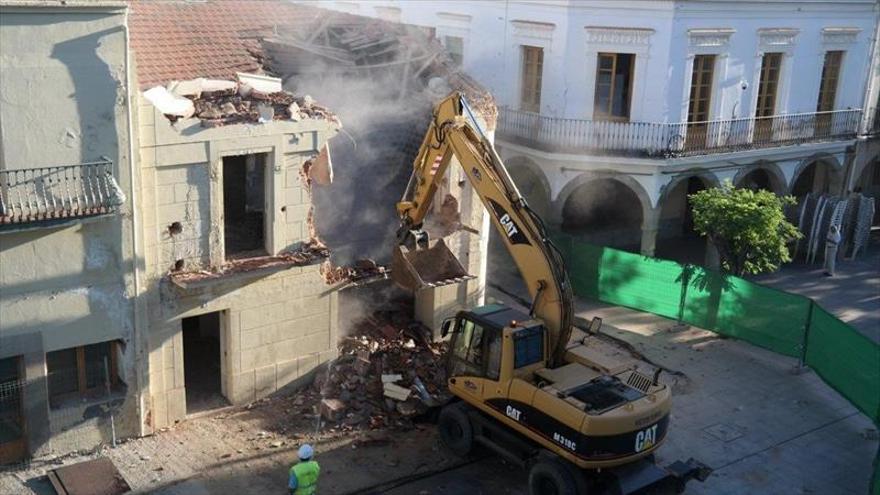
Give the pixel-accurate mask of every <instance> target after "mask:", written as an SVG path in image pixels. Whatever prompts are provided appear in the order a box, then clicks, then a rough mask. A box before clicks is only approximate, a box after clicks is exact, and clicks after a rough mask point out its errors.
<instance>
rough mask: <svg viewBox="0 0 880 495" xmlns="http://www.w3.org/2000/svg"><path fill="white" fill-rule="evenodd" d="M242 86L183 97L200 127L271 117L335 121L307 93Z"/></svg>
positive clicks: (270, 118)
mask: <svg viewBox="0 0 880 495" xmlns="http://www.w3.org/2000/svg"><path fill="white" fill-rule="evenodd" d="M243 88H245V86H237V87H234V88H230V89H224V90H220V91H213V92H203V93H201V94H200V95H198V96H195V95H192V96H187V97H188V98H189V99H191V100H192V102H193V105H194V106H195V113H194V114H193V115H194V116H195V117H197V118H199V119H200V120H201V121H202V126H203V127H218V126H223V125H230V124H239V123H247V122H268V121H271V120H293V121H297V122H298V121H300V120H305V119H324V120H330V121H336V116H335V115H333V114H332V113H331V112H330V111H329V110H328V109H327V108H326V107H324V106H322V105H318V104H317V103H315V102H314V101H313V100H312V98H311V97H310V96H309V95H305V96H294V95H292V94H290V93H288V92H286V91H278V92H274V93H262V92H260V91H256V90H250V91H243V90H242V89H243Z"/></svg>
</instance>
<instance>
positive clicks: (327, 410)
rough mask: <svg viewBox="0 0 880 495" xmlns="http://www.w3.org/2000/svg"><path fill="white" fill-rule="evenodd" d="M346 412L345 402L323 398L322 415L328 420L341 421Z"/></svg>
mask: <svg viewBox="0 0 880 495" xmlns="http://www.w3.org/2000/svg"><path fill="white" fill-rule="evenodd" d="M344 413H345V403H344V402H342V401H341V400H339V399H323V400H321V417H323V418H324V419H326V420H327V421H339V420H340V419H342V415H343V414H344Z"/></svg>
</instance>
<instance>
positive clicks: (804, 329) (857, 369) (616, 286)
mask: <svg viewBox="0 0 880 495" xmlns="http://www.w3.org/2000/svg"><path fill="white" fill-rule="evenodd" d="M554 240H555V243H556V245H557V246H558V247H559V248H560V250H561V251H562V253H563V256H564V257H565V259H566V262H567V265H568V271H569V276H570V278H571V283H572V286H573V289H574V292H575V294H577V295H579V296H581V297H586V298H590V299H596V300H599V301H602V302H605V303H608V304H614V305H616V306H624V307H627V308H632V309H636V310H639V311H645V312H648V313H654V314H656V315H660V316H665V317H667V318H672V319H675V320H678V321H681V322H684V323H687V324H689V325H693V326H696V327H699V328H704V329H706V330H712V331H714V332H717V333H719V334H721V335H725V336H728V337H733V338H737V339H741V340H744V341H746V342H749V343H751V344H754V345H757V346H759V347H763V348H765V349H769V350H771V351H774V352H777V353H779V354H783V355H785V356H790V357H794V358H798V359H800V360H801V362H802V363H803V364H806V365H807V366H809V367H811V368H812V369H813V370H815V372H816V373H817V374H818V375H819V376H820V377H821V378H822V379H823V380H824V381H825V382H826V383H827V384H828V385H830V386H831V387H832V388H834V389H835V390H837V391H838V392H839V393H840V394H841V395H843V396H844V397H846V398H847V399H848V400H849V401H850V402H852V404H853V405H855V406H856V407H857V408H858V409H859V410H860V411H861V412H863V413H864V414H865V415H867V416H868V417H869V418H871V420H872V421H873V422H874V423H875V424H877V425H880V344H878V343H876V342H874V341H872V340H871V339H869V338H868V337H866V336H865V335H863V334H862V333H860V332H859V331H858V330H856V329H855V328H853V327H851V326H849V325H847V324H846V323H844V322H842V321H840V320H839V319H837V318H836V317H835V316H833V315H832V314H831V313H829V312H828V311H826V310H824V309H822V307H821V306H819V305H818V304H817V303H815V302H814V301H813V300H812V299H810V298H808V297H804V296H800V295H797V294H791V293H788V292H784V291H780V290H777V289H772V288H769V287H764V286H762V285H759V284H756V283H754V282H750V281H748V280H745V279H742V278H739V277H735V276H732V275H726V274H721V273H718V272H715V271H711V270H707V269H705V268H703V267H700V266H695V265H689V264H680V263H677V262H674V261H669V260H662V259H658V258H652V257H649V256H643V255H640V254H634V253H629V252H626V251H620V250H617V249H612V248H608V247H601V246H595V245H591V244H588V243H586V242H583V241H581V240H579V239H577V238H575V237H572V236H569V235H565V234H556V235H554ZM872 486H873V492H872V493H874V495H880V451H878V455H877V458H876V459H875V466H874V474H873V482H872Z"/></svg>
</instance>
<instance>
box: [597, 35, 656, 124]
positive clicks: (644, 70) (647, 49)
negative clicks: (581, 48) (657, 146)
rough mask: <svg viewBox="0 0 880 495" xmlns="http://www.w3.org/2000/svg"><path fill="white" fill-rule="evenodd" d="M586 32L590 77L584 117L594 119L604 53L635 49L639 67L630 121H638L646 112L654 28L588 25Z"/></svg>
mask: <svg viewBox="0 0 880 495" xmlns="http://www.w3.org/2000/svg"><path fill="white" fill-rule="evenodd" d="M584 30H585V32H586V41H587V48H586V57H587V61H586V63H587V80H586V82H585V85H584V91H586V93H587V96H586V104H585V105H584V115H585V116H584V118H585V119H588V120H592V119H593V110H594V104H595V94H596V66H597V65H598V60H599V54H600V53H632V54H635V57H636V61H635V70H634V71H633V75H632V78H633V80H632V86H633V87H632V89H631V90H630V103H629V121H630V122H638V121H640V120H642V119H643V117H642V113H643V109H644V104H643V103H644V100H645V88H646V86H647V85H646V84H645V81H646V80H647V77H648V59H649V58H650V53H651V37H652V35H653V34H654V30H653V29H650V28H629V27H600V26H584Z"/></svg>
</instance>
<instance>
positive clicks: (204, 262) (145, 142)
mask: <svg viewBox="0 0 880 495" xmlns="http://www.w3.org/2000/svg"><path fill="white" fill-rule="evenodd" d="M130 6H131V7H130V8H131V16H130V21H129V22H130V29H131V39H132V49H133V51H134V58H135V61H136V69H137V72H136V75H137V86H138V87H139V88H140V91H141V94H140V97H139V104H138V107H137V112H136V115H137V118H136V121H135V122H136V126H137V129H136V133H135V134H136V136H137V143H136V146H137V154H138V159H139V164H140V166H139V173H140V178H139V181H140V188H139V196H140V197H139V198H138V200H139V205H140V208H139V211H140V216H141V217H140V219H139V221H140V224H141V226H142V231H143V236H142V239H141V240H140V243H141V244H140V248H141V249H142V253H143V260H144V262H143V273H141V274H140V278H141V279H142V280H143V285H142V287H143V288H142V292H143V293H142V298H143V301H144V306H145V308H146V310H145V311H146V320H147V322H146V325H145V326H146V328H147V329H148V330H147V331H146V332H144V335H142V338H141V342H140V343H141V345H142V346H143V349H144V354H145V355H146V356H148V358H147V359H148V372H147V380H146V382H147V383H149V389H148V393H147V394H145V397H144V401H143V403H144V407H143V410H142V414H141V420H142V429H143V433H144V434H148V433H150V432H152V431H155V430H156V429H159V428H162V427H165V426H168V425H170V424H172V423H173V422H175V421H177V420H180V419H183V418H184V417H185V416H186V415H187V414H191V413H193V412H197V411H200V410H203V409H208V408H213V407H217V406H219V405H222V404H228V403H231V404H242V403H247V402H250V401H253V400H255V399H258V398H261V397H264V396H266V395H268V394H271V393H272V392H274V391H276V390H278V389H279V388H281V387H283V386H285V385H287V384H290V383H292V382H296V381H298V380H299V381H304V380H307V379H309V378H310V377H311V373H312V371H313V370H314V369H315V368H316V367H318V366H320V365H321V364H323V363H325V362H327V361H328V360H331V359H333V358H334V357H335V356H336V353H337V347H336V345H337V340H338V337H339V336H340V333H341V332H344V331H345V330H346V325H347V321H340V318H342V319H345V320H347V319H349V318H350V317H352V313H351V312H350V311H347V310H346V309H345V308H343V309H342V311H340V305H342V306H345V304H346V303H345V299H346V296H345V293H344V292H340V291H339V290H338V289H339V288H340V287H343V286H345V287H349V286H351V284H348V283H347V282H350V279H351V278H352V277H354V278H358V277H359V276H360V275H362V274H364V273H366V274H368V275H373V274H381V273H382V272H383V268H382V265H384V264H386V263H387V262H388V261H389V258H390V247H391V245H392V244H391V243H392V242H393V235H394V230H395V228H396V224H397V219H396V214H395V212H394V202H395V201H397V200H398V199H399V198H400V195H401V194H402V192H403V189H404V188H405V186H406V180H407V178H408V176H409V173H410V171H411V166H412V160H413V158H414V155H415V151H416V150H417V148H418V146H419V144H420V142H421V139H422V134H423V131H424V129H425V128H426V126H427V121H428V118H429V116H430V108H431V105H432V103H433V99H435V98H437V97H441V96H445V94H446V92H448V91H449V90H450V89H458V90H462V91H464V92H465V93H466V94H468V95H469V96H471V99H473V100H474V101H476V102H477V107H478V108H480V109H482V110H483V111H482V113H483V117H484V121H485V122H484V123H485V124H486V125H487V127H491V126H493V125H494V111H495V109H494V104H493V102H492V99H491V97H490V96H488V94H487V93H485V92H484V91H483V90H482V89H481V88H480V87H479V86H478V85H477V84H475V83H474V82H473V81H471V80H470V79H469V78H468V77H467V76H465V75H463V74H460V73H457V72H456V71H455V70H454V69H453V66H452V64H449V63H448V57H447V56H446V55H445V54H444V53H443V51H442V48H440V46H439V44H437V43H436V41H433V40H432V39H431V38H430V36H428V35H427V34H426V33H424V32H423V31H421V30H420V29H418V28H413V27H406V26H400V25H395V24H391V23H385V22H382V21H376V20H372V19H366V18H359V17H356V16H350V15H345V14H337V13H331V12H326V11H322V10H319V9H314V8H309V7H305V6H299V5H293V4H290V3H285V2H280V1H274V0H266V1H254V2H238V1H208V2H201V3H192V2H146V1H143V2H141V1H135V2H131V4H130ZM191 33H196V34H191ZM273 76H279V79H275V78H274V77H273ZM392 79H393V81H392ZM282 81H283V89H282V87H281V83H282ZM377 81H378V84H377ZM334 136H335V137H334ZM328 142H330V143H332V144H331V146H330V147H329V148H328V147H327V143H328ZM331 156H332V164H333V165H332V166H333V167H334V168H335V170H334V169H331V168H330V163H331V159H330V158H331ZM331 176H333V177H335V180H334V181H333V182H332V183H329V180H330V178H331ZM322 184H323V185H322ZM441 193H442V194H443V197H444V198H446V197H449V198H451V200H448V201H438V208H437V211H438V213H439V212H440V205H441V204H442V203H445V204H447V206H448V205H449V204H456V205H460V208H457V209H456V211H453V212H452V214H453V215H454V216H455V217H456V225H464V226H467V227H468V228H467V229H461V228H453V229H447V231H446V232H442V233H443V234H449V236H448V238H447V243H448V244H449V245H450V246H451V247H452V248H453V250H454V252H455V254H456V255H458V256H459V258H460V259H461V260H462V261H463V263H464V264H465V266H466V267H467V268H468V270H469V271H470V272H471V273H475V274H483V275H484V274H485V250H486V242H487V236H484V235H479V232H486V230H487V229H488V218H487V217H486V216H485V215H484V213H483V209H482V206H481V205H480V203H479V201H475V200H474V199H475V198H474V197H473V196H472V192H471V191H470V189H469V186H468V185H467V184H466V181H464V180H463V177H459V176H456V175H454V174H453V177H451V178H450V180H449V181H448V182H447V184H446V186H445V187H444V190H443V191H441ZM447 209H448V208H447ZM448 223H449V222H445V223H444V222H438V224H441V225H446V224H448ZM474 232H477V234H475V233H474ZM383 253H387V254H383ZM365 258H370V259H371V260H365ZM373 260H375V261H373ZM379 278H382V277H379ZM483 280H485V277H484V276H483V277H478V278H475V279H473V280H472V281H470V282H468V283H467V284H462V285H460V286H459V285H452V286H447V287H444V288H439V289H437V290H428V291H423V293H420V295H419V296H418V297H417V301H416V308H417V313H418V317H419V318H420V319H422V320H423V321H424V322H425V324H427V325H428V326H434V325H437V324H438V322H439V320H440V319H441V318H442V317H444V316H447V315H449V314H450V313H451V312H454V311H456V310H457V309H459V308H460V307H462V306H464V305H466V304H472V303H473V302H475V301H477V300H479V298H481V297H482V290H483V285H482V284H483ZM327 282H333V283H331V284H329V285H328V283H327ZM383 283H384V282H383Z"/></svg>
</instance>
